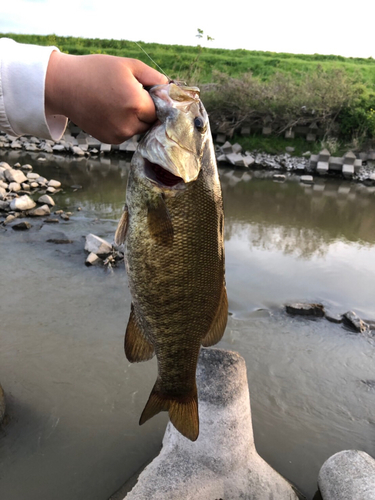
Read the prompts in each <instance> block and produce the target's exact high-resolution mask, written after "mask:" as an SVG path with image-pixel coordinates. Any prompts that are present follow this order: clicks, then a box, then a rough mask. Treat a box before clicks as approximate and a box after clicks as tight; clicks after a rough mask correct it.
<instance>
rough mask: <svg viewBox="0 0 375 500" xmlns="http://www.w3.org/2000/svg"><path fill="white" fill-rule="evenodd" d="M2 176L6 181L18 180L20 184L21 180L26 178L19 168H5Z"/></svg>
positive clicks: (23, 180)
mask: <svg viewBox="0 0 375 500" xmlns="http://www.w3.org/2000/svg"><path fill="white" fill-rule="evenodd" d="M4 176H5V179H6V180H7V181H8V182H18V184H22V182H25V181H26V180H27V178H26V176H25V174H24V173H23V172H22V171H21V170H15V169H14V168H11V169H9V170H5V171H4Z"/></svg>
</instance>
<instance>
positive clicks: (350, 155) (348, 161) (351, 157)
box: [343, 151, 356, 165]
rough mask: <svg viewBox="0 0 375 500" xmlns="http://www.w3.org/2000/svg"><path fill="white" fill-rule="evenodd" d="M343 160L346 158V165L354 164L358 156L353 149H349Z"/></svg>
mask: <svg viewBox="0 0 375 500" xmlns="http://www.w3.org/2000/svg"><path fill="white" fill-rule="evenodd" d="M343 160H344V165H354V162H355V160H356V156H355V154H354V153H352V152H351V151H348V152H347V153H345V154H344V157H343Z"/></svg>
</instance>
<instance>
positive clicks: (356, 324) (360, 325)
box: [343, 311, 370, 333]
mask: <svg viewBox="0 0 375 500" xmlns="http://www.w3.org/2000/svg"><path fill="white" fill-rule="evenodd" d="M343 320H344V322H345V324H346V325H347V326H349V327H350V328H352V329H353V330H355V331H356V332H360V333H363V332H368V331H369V330H370V326H369V325H368V324H367V323H365V322H364V321H363V320H361V318H359V317H358V316H357V315H356V313H355V312H354V311H348V312H346V313H345V314H344V315H343Z"/></svg>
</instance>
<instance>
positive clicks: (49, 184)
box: [47, 179, 61, 189]
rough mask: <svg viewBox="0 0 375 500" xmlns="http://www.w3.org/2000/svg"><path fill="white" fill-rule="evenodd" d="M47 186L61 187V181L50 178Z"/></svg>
mask: <svg viewBox="0 0 375 500" xmlns="http://www.w3.org/2000/svg"><path fill="white" fill-rule="evenodd" d="M47 186H48V187H53V188H56V189H57V188H59V187H61V182H59V181H55V180H54V179H51V180H50V181H48V183H47Z"/></svg>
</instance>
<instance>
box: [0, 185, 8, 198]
mask: <svg viewBox="0 0 375 500" xmlns="http://www.w3.org/2000/svg"><path fill="white" fill-rule="evenodd" d="M6 194H7V192H6V190H5V189H4V188H3V187H2V186H0V200H3V199H4V198H5V197H6Z"/></svg>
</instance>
